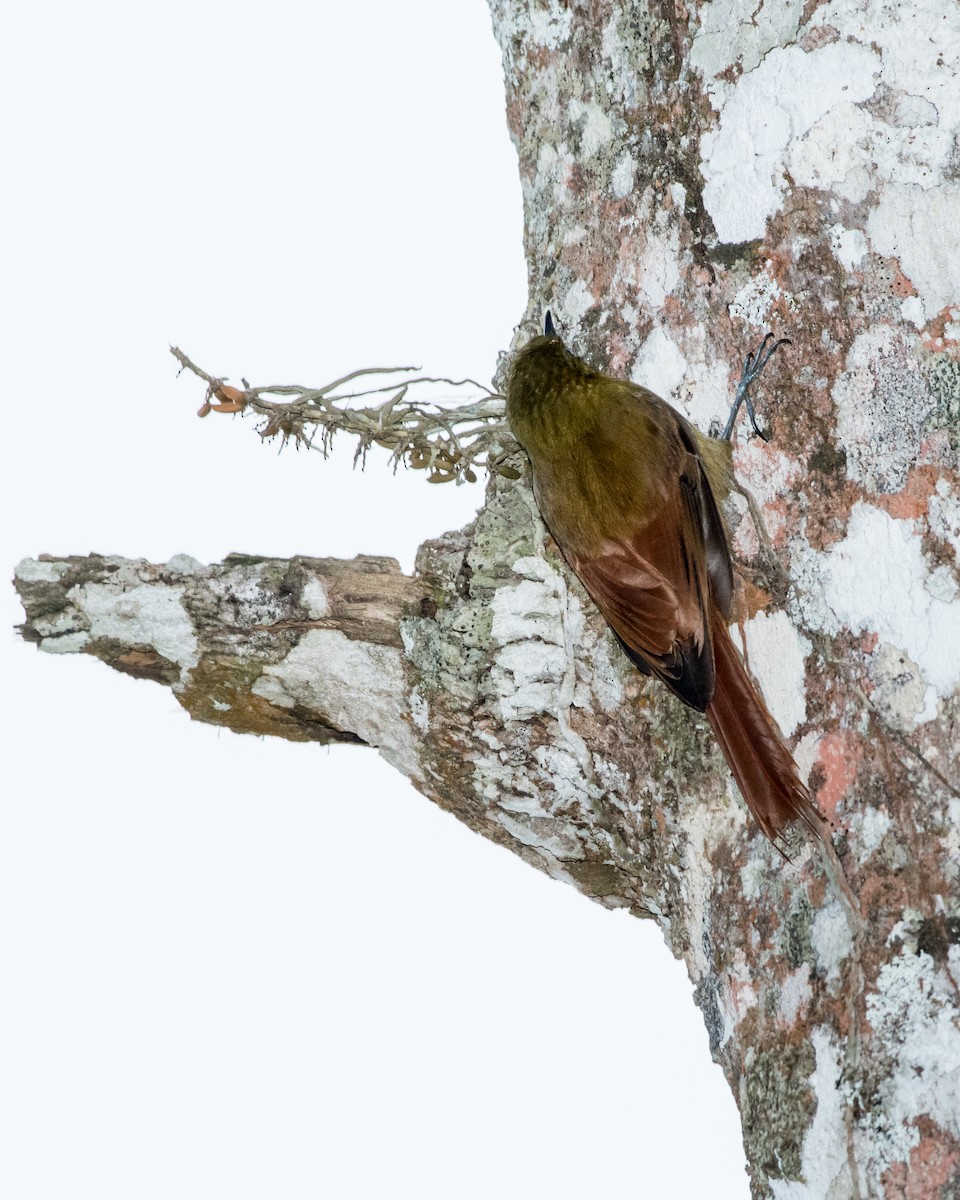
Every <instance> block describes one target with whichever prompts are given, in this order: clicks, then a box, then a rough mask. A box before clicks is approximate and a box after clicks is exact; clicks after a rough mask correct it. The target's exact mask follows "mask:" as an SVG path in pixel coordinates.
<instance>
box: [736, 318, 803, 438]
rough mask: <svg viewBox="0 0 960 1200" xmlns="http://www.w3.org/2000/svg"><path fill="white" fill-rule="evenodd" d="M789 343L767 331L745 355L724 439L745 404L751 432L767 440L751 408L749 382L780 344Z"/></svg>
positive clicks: (789, 341)
mask: <svg viewBox="0 0 960 1200" xmlns="http://www.w3.org/2000/svg"><path fill="white" fill-rule="evenodd" d="M790 345H792V342H791V340H790V338H776V339H774V336H773V334H772V333H768V334H766V335H765V337H764V339H763V341H762V342H761V343H760V345H759V346H758V347H757V349H756V350H755V351H752V352H751V353H749V354H748V355H747V357H746V359H745V360H744V364H743V371H742V372H741V374H740V382H739V383H738V384H737V392H736V395H735V396H734V398H733V404H732V406H731V408H730V415H729V417H727V424H726V426H725V428H724V431H723V434H722V435H721V436H722V437H723V439H724V440H725V441H729V440H730V435H731V434H732V433H733V426H734V424H735V422H736V419H737V413H738V412H739V411H740V405H741V404H745V405H746V407H747V416H748V417H749V418H750V427H751V429H752V430H753V432H754V433H755V434H756V435H757V437H759V438H762V439H763V441H767V435H766V434H765V433H764V432H763V430H762V429H761V428H760V426H759V425H758V424H757V414H756V412H755V411H754V408H753V401H752V400H751V399H750V384H751V383H753V381H754V380H755V379H756V378H757V376H758V375H759V374H760V372H761V371H762V370H763V368H764V367H765V366H766V365H767V363H768V362H769V361H770V359H771V358H772V357H773V355H774V354H775V353H776V351H777V350H778V349H779V347H780V346H790Z"/></svg>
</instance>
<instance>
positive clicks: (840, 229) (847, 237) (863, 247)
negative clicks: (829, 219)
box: [830, 225, 867, 271]
mask: <svg viewBox="0 0 960 1200" xmlns="http://www.w3.org/2000/svg"><path fill="white" fill-rule="evenodd" d="M830 249H831V250H832V251H833V253H834V255H835V257H836V259H837V262H839V263H840V265H841V266H842V267H843V268H844V270H846V271H855V270H856V269H857V267H859V266H860V264H861V262H862V261H863V256H864V255H865V254H866V253H867V239H866V238H865V237H864V235H863V234H862V233H861V231H860V230H859V229H847V228H846V227H845V226H843V225H832V226H831V227H830Z"/></svg>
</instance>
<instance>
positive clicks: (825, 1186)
mask: <svg viewBox="0 0 960 1200" xmlns="http://www.w3.org/2000/svg"><path fill="white" fill-rule="evenodd" d="M810 1041H811V1042H812V1044H813V1049H814V1052H815V1054H816V1056H817V1065H816V1067H815V1068H814V1072H813V1074H812V1075H811V1076H810V1087H811V1089H812V1090H813V1093H814V1095H815V1096H816V1100H817V1109H816V1112H815V1113H814V1117H813V1121H812V1122H811V1123H810V1128H809V1129H808V1130H807V1133H806V1136H805V1137H804V1139H803V1150H802V1153H801V1173H802V1176H803V1178H802V1179H776V1178H771V1179H770V1180H769V1181H768V1182H769V1186H770V1190H771V1191H772V1193H773V1195H774V1197H775V1200H847V1198H848V1197H850V1196H852V1195H853V1194H854V1193H853V1189H852V1183H851V1179H850V1164H849V1161H848V1158H847V1144H846V1136H845V1124H844V1107H845V1106H846V1104H847V1103H848V1102H849V1101H848V1098H847V1097H846V1096H845V1095H844V1094H843V1092H842V1091H841V1089H840V1086H839V1084H840V1078H841V1059H840V1051H839V1049H838V1047H837V1045H836V1043H835V1042H834V1040H833V1038H832V1036H831V1034H830V1031H829V1030H828V1029H827V1028H826V1027H825V1026H822V1025H821V1026H818V1027H817V1028H816V1029H814V1030H813V1032H812V1034H811V1035H810Z"/></svg>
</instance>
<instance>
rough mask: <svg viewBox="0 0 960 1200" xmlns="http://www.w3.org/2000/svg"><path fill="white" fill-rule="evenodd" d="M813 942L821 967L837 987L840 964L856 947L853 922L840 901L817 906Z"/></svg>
mask: <svg viewBox="0 0 960 1200" xmlns="http://www.w3.org/2000/svg"><path fill="white" fill-rule="evenodd" d="M810 944H811V945H812V946H813V952H814V954H815V955H816V956H817V967H818V968H819V969H820V970H821V971H823V972H824V974H825V975H826V980H827V984H828V985H829V986H830V987H831V989H833V988H834V987H836V985H837V984H838V983H839V982H840V967H841V965H842V964H843V963H844V962H845V961H846V959H848V958H849V957H850V953H851V951H852V949H853V936H852V934H851V932H850V922H849V921H848V919H847V915H846V913H845V912H844V910H843V907H842V906H841V904H840V902H839V901H838V900H836V899H834V900H831V901H830V902H829V903H827V904H824V905H823V906H822V907H820V908H818V909H817V912H816V915H815V916H814V918H813V921H812V922H811V925H810Z"/></svg>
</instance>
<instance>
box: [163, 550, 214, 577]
mask: <svg viewBox="0 0 960 1200" xmlns="http://www.w3.org/2000/svg"><path fill="white" fill-rule="evenodd" d="M205 569H206V568H205V567H204V564H203V563H202V562H200V560H199V559H196V558H194V557H193V555H192V554H183V553H180V554H175V555H174V556H173V557H172V558H171V559H170V561H169V562H168V563H167V570H168V571H170V572H172V573H173V574H174V575H199V574H201V573H202V572H204V571H205Z"/></svg>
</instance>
